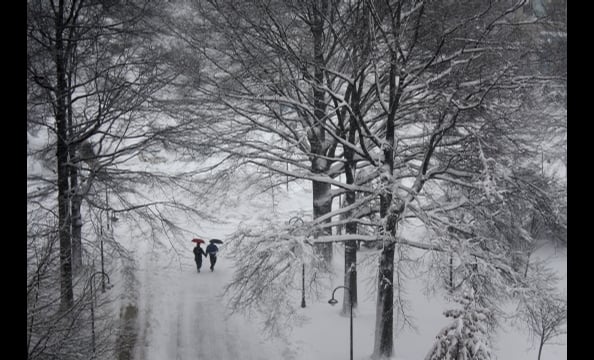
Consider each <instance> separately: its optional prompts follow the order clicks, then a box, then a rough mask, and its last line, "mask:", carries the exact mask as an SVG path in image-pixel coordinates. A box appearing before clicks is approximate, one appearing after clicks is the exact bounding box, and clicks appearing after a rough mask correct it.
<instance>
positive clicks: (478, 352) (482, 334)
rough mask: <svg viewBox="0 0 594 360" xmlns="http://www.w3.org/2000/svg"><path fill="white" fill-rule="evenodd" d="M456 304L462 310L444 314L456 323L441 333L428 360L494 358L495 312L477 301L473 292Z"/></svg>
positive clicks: (469, 292)
mask: <svg viewBox="0 0 594 360" xmlns="http://www.w3.org/2000/svg"><path fill="white" fill-rule="evenodd" d="M457 301H458V302H459V303H461V304H462V306H463V308H462V309H452V310H447V311H445V312H444V315H445V316H447V317H451V318H453V319H454V320H453V321H452V323H450V324H449V325H447V326H446V327H445V328H443V329H442V330H441V331H440V332H439V334H438V335H437V337H436V341H435V343H434V345H433V347H432V348H431V350H430V351H429V353H428V354H427V356H426V357H425V360H490V359H494V358H495V357H494V356H493V355H492V351H491V342H490V340H489V333H490V328H491V324H492V321H493V320H492V312H491V311H490V310H489V309H487V308H485V307H484V306H482V305H481V304H480V302H479V301H477V298H476V297H475V294H474V292H473V291H472V290H471V291H468V292H466V293H465V294H464V296H462V297H460V298H458V299H457Z"/></svg>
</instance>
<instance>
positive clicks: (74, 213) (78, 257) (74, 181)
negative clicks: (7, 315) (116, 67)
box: [67, 95, 82, 274]
mask: <svg viewBox="0 0 594 360" xmlns="http://www.w3.org/2000/svg"><path fill="white" fill-rule="evenodd" d="M67 109H68V129H70V131H69V133H70V138H71V139H72V138H74V136H73V134H72V132H73V124H72V108H71V101H70V95H68V107H67ZM68 154H69V159H70V160H69V161H70V193H71V202H70V214H71V236H72V270H73V273H75V274H77V273H79V272H80V269H81V268H82V216H81V213H80V208H81V205H82V196H81V194H80V189H79V184H78V167H77V163H78V158H77V151H76V145H73V144H70V146H69V150H68Z"/></svg>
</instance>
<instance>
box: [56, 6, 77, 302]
mask: <svg viewBox="0 0 594 360" xmlns="http://www.w3.org/2000/svg"><path fill="white" fill-rule="evenodd" d="M64 12H65V9H64V0H60V1H59V4H58V13H57V14H56V33H55V36H56V42H55V50H56V58H55V61H56V77H57V87H56V110H55V116H56V128H57V135H58V144H57V154H56V155H57V160H58V164H57V166H58V169H57V170H58V227H59V237H60V308H61V309H62V310H66V309H69V308H71V307H72V305H73V303H74V295H73V291H72V253H71V251H72V249H71V247H72V246H71V239H70V214H69V210H70V209H69V205H70V196H69V184H68V175H69V166H68V142H67V137H68V131H67V125H68V124H67V113H66V97H67V82H66V56H65V54H64V46H65V44H64V40H63V33H64V30H65V28H66V26H65V24H64V22H63V21H64V19H63V17H64Z"/></svg>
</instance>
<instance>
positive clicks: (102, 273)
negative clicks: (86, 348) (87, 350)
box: [89, 271, 111, 358]
mask: <svg viewBox="0 0 594 360" xmlns="http://www.w3.org/2000/svg"><path fill="white" fill-rule="evenodd" d="M99 274H101V275H102V279H105V278H107V283H108V284H111V282H110V281H109V275H107V274H106V273H105V272H103V271H97V272H95V273H94V274H93V275H91V277H90V278H89V286H90V287H91V344H92V346H93V358H95V350H96V349H95V294H94V292H93V281H94V280H95V276H97V275H99ZM102 281H103V280H102Z"/></svg>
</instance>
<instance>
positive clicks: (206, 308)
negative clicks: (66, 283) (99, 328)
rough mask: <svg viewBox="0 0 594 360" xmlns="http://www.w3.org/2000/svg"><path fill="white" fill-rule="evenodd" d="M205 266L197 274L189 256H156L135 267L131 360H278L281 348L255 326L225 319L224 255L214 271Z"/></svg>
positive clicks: (227, 275)
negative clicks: (170, 259) (137, 275)
mask: <svg viewBox="0 0 594 360" xmlns="http://www.w3.org/2000/svg"><path fill="white" fill-rule="evenodd" d="M190 254H191V253H190ZM209 265H210V264H209V262H208V260H207V259H205V260H204V262H203V264H202V272H201V273H200V274H198V273H197V272H196V267H195V264H194V261H193V258H192V257H191V255H188V257H187V258H181V259H180V261H179V262H177V261H176V262H169V263H167V262H165V261H163V257H160V256H158V255H156V253H154V254H153V256H151V257H149V260H147V261H146V263H145V264H144V268H143V269H140V270H141V273H142V274H143V278H142V279H140V283H141V289H140V299H139V300H140V303H139V305H140V309H139V310H140V311H139V324H140V329H139V341H138V345H139V346H138V347H137V350H136V356H135V359H136V360H169V359H172V360H173V359H175V360H190V359H191V360H200V359H204V360H231V359H245V360H268V359H281V358H283V356H281V355H280V351H281V350H280V347H278V346H276V345H275V344H273V343H271V342H265V341H264V339H262V338H260V336H259V334H260V332H259V331H258V329H257V327H256V326H254V325H253V324H251V323H250V322H249V321H248V320H246V319H245V318H243V317H241V316H238V315H235V316H228V315H227V313H226V311H225V307H224V305H223V304H224V303H223V301H222V299H221V298H220V295H221V292H222V290H223V286H224V284H225V283H226V282H227V281H228V280H229V279H230V277H231V275H232V269H231V264H229V262H228V261H226V259H225V257H224V254H222V255H220V256H219V259H218V261H217V264H216V267H215V271H214V272H210V270H209Z"/></svg>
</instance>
